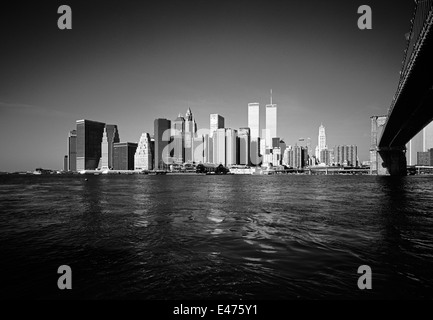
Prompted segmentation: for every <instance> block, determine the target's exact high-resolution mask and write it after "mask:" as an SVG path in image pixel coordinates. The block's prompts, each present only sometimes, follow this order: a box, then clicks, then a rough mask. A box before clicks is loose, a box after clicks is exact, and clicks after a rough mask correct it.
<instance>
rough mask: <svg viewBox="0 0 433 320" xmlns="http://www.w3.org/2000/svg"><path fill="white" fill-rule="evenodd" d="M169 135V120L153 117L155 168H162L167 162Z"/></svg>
mask: <svg viewBox="0 0 433 320" xmlns="http://www.w3.org/2000/svg"><path fill="white" fill-rule="evenodd" d="M170 135H171V121H170V120H167V119H155V121H154V139H155V156H154V159H155V164H154V168H155V169H163V168H165V167H166V165H167V164H168V160H169V157H170V150H169V147H168V145H169V143H170Z"/></svg>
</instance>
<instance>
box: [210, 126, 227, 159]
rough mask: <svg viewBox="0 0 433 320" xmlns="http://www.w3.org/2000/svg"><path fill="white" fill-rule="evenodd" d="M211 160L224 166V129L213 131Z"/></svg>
mask: <svg viewBox="0 0 433 320" xmlns="http://www.w3.org/2000/svg"><path fill="white" fill-rule="evenodd" d="M212 140H213V158H214V163H215V164H218V165H219V164H222V165H223V166H225V165H226V129H224V128H221V129H217V130H215V132H214V134H213V139H212Z"/></svg>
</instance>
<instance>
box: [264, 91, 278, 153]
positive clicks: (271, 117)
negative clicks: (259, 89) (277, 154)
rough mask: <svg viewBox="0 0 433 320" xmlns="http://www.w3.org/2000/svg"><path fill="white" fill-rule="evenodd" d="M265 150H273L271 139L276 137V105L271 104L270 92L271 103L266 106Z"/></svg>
mask: <svg viewBox="0 0 433 320" xmlns="http://www.w3.org/2000/svg"><path fill="white" fill-rule="evenodd" d="M265 121H266V136H265V140H266V149H271V150H272V149H273V146H272V139H273V138H275V137H278V135H277V105H276V104H274V103H272V90H271V103H270V104H267V105H266V120H265Z"/></svg>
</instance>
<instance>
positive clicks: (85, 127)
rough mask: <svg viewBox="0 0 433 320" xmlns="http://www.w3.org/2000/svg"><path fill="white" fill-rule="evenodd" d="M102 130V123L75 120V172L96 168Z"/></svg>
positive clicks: (99, 156)
mask: <svg viewBox="0 0 433 320" xmlns="http://www.w3.org/2000/svg"><path fill="white" fill-rule="evenodd" d="M104 128H105V123H102V122H97V121H91V120H77V171H81V170H95V169H96V168H97V167H98V164H99V160H100V159H101V142H102V135H103V132H104Z"/></svg>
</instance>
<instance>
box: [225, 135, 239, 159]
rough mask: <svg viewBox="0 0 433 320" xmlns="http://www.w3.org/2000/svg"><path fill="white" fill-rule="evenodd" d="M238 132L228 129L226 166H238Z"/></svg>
mask: <svg viewBox="0 0 433 320" xmlns="http://www.w3.org/2000/svg"><path fill="white" fill-rule="evenodd" d="M237 142H238V132H237V130H234V129H230V128H228V129H226V165H227V166H232V165H236V164H238V160H237V157H238V153H237V150H238V148H237Z"/></svg>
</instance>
